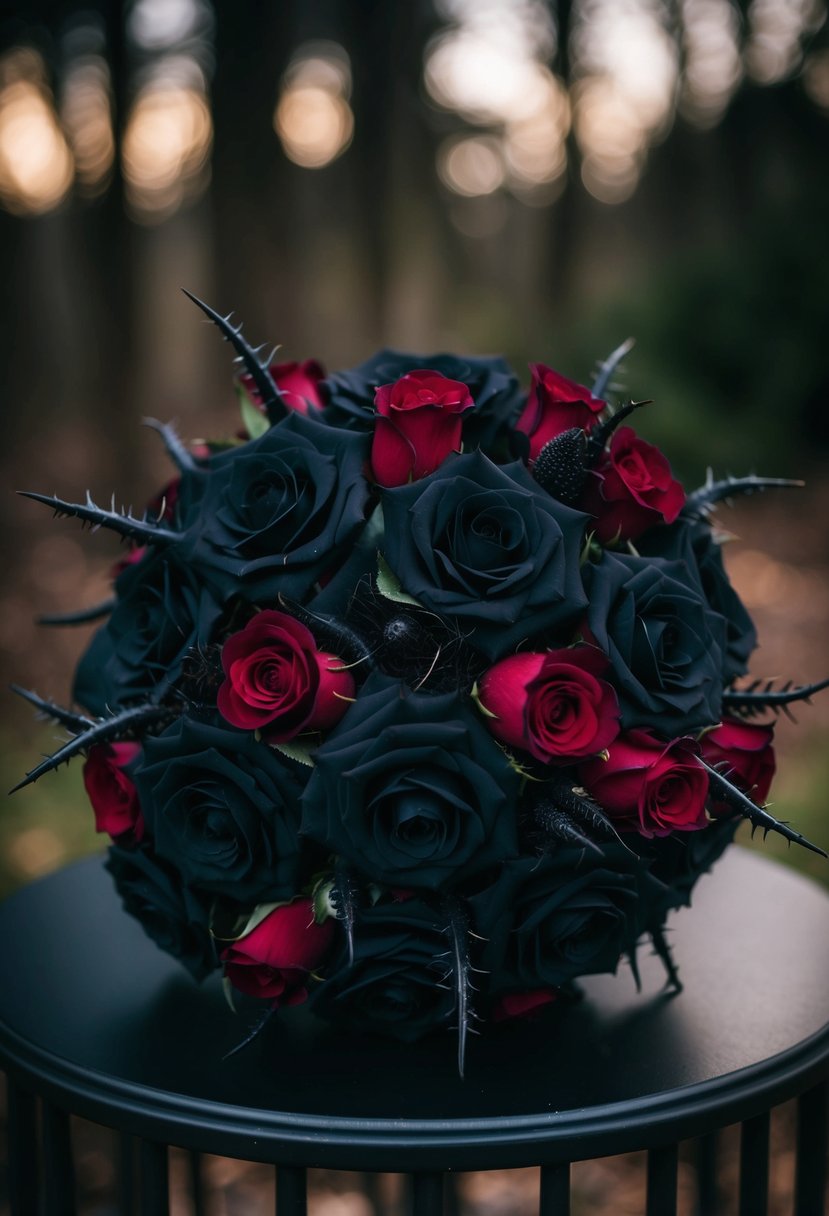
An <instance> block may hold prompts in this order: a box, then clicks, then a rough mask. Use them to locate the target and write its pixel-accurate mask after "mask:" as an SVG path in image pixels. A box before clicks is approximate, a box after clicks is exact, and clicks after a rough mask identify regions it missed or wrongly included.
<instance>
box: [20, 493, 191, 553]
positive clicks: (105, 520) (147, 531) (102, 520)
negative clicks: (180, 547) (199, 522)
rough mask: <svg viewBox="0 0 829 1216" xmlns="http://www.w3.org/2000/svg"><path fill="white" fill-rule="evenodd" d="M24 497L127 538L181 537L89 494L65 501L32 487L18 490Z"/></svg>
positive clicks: (169, 540) (153, 541) (160, 541)
mask: <svg viewBox="0 0 829 1216" xmlns="http://www.w3.org/2000/svg"><path fill="white" fill-rule="evenodd" d="M17 492H18V494H20V495H21V496H22V497H23V498H31V499H32V500H33V501H34V502H42V503H43V504H44V506H47V507H51V508H52V510H53V511H54V512H55V514H56V515H67V516H71V517H72V518H74V519H80V520H82V521H83V522H84V523H88V524H92V526H93V527H95V528H108V529H109V531H110V532H116V533H117V534H118V535H119V536H123V537H126V539H127V540H136V541H140V542H142V543H143V544H147V545H171V544H173V543H174V542H175V541H177V540H178V539H179V535H178V533H177V532H173V531H172V530H171V529H169V528H162V527H161V526H160V525H159V524H151V523H149V522H148V521H147V520H146V519H135V518H134V517H133V516H132V515H122V514H120V512H118V511H105V510H104V509H103V508H102V507H96V506H95V503H94V502H93V501H92V499H91V498H90V497H89V496H88V495H87V501H86V502H85V503H77V502H66V501H65V500H64V499H62V498H56V497H55V496H54V495H52V494H36V493H35V492H34V491H33V490H18V491H17Z"/></svg>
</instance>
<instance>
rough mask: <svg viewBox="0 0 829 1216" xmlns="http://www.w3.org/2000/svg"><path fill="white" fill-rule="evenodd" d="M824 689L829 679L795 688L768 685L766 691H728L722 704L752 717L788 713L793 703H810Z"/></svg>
mask: <svg viewBox="0 0 829 1216" xmlns="http://www.w3.org/2000/svg"><path fill="white" fill-rule="evenodd" d="M824 688H829V678H827V679H825V680H818V681H817V682H816V683H814V684H798V685H797V686H796V687H795V688H791V687H788V686H787V687H786V688H773V687H772V686H771V684H768V685H767V686H766V688H764V689H759V688H757V687H756V686H755V687H753V688H746V689H743V690H740V689H728V690H726V692H724V693H723V697H722V703H723V708H724V709H730V710H732V711H735V712H736V713H744V714H749V715H751V714H757V713H762V711H763V710H765V709H771V710H774V712H775V713H777V712H778V711H779V710H781V709H782V710H784V711H786V707H787V706H788V705H791V703H792V702H793V701H809V699H810V698H811V697H812V696H813V695H814V694H815V693H816V692H821V691H822V690H823V689H824Z"/></svg>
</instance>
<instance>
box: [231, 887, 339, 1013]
mask: <svg viewBox="0 0 829 1216" xmlns="http://www.w3.org/2000/svg"><path fill="white" fill-rule="evenodd" d="M335 933H336V922H335V921H333V920H331V919H328V920H325V921H323V923H322V924H321V925H318V924H317V923H316V921H315V920H314V908H313V904H312V902H311V900H310V899H295V900H293V901H292V902H291V903H289V904H283V905H282V907H279V908H274V910H273V912H269V913H268V915H267V916H266V917H265V919H264V920H262V921H260V922H259V924H258V925H257V926H256V928H255V929H251V931H250V933H246V934H245V936H244V937H240V938H239V940H238V941H236V942H234V943H233V945H232V946H227V947H226V948H225V949H224V950H223V951H222V952H221V955H220V958H221V960H222V962H223V963H224V969H225V975H226V976H227V978H228V979H229V980H230V982H231V984H232V985H233V987H234V988H238V989H239V991H240V992H246V993H247V995H248V996H258V997H268V998H269V999H270V1000H271V1002H272V1004H273V1005H274V1007H279V1006H280V1005H300V1004H302V1002H303V1001H304V1000H305V999H306V997H307V996H308V993H307V991H306V988H305V983H306V980H307V978H308V973H309V972H311V971H313V970H314V969H315V968H316V967H318V966H319V965H320V963H321V962H322V960H323V959H324V958H325V956H326V954H327V953H328V951H329V950H330V948H331V943H332V941H333V939H334V934H335Z"/></svg>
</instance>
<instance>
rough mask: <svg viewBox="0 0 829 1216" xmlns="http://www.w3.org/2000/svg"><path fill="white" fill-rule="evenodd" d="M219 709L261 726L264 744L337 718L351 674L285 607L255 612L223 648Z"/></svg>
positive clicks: (233, 719)
mask: <svg viewBox="0 0 829 1216" xmlns="http://www.w3.org/2000/svg"><path fill="white" fill-rule="evenodd" d="M222 667H223V668H224V672H225V676H226V679H225V682H224V684H222V686H221V687H220V689H219V692H218V696H217V699H216V703H217V705H218V708H219V713H220V714H221V715H222V717H223V718H226V719H227V721H228V722H230V723H231V725H233V726H238V727H241V729H242V730H259V729H261V728H263V727H267V728H268V729H267V730H265V731H264V735H265V738H266V739H267V741H268V742H269V743H284V742H285V741H286V740H287V739H293V737H294V735H298V734H299V733H300V731H312V730H325V729H326V728H327V727H329V726H333V725H334V724H335V723H336V722H339V720H340V718H341V717H342V716H343V714H344V713H345V711H346V709H347V708H348V702H349V700H350V699H351V698H352V697H353V696H354V679H353V677H352V675H351V672H350V671H343V670H342V667H343V663H342V660H341V659H338V658H337V657H336V655H333V654H326V653H324V652H323V651H320V650H317V646H316V643H315V641H314V638H313V635H312V634H311V632H310V630H308V629H306V628H305V626H304V625H300V623H299V622H298V621H295V620H294V619H293V617H290V616H287V615H286V614H285V613H284V612H272V611H266V612H259V613H257V615H256V616H255V617H253V618H252V619H251V620H250V621H249V622H248V624H247V625H246V626H245V628H244V629H242V630H241V632H239V633H234V634H232V635H231V636H230V637H229V638H228V639H227V641H226V642H225V644H224V646H223V647H222Z"/></svg>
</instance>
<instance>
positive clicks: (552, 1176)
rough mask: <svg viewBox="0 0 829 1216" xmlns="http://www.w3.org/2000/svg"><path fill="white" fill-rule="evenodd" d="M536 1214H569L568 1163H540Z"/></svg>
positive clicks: (557, 1215)
mask: <svg viewBox="0 0 829 1216" xmlns="http://www.w3.org/2000/svg"><path fill="white" fill-rule="evenodd" d="M538 1216H570V1163H569V1162H565V1164H564V1165H542V1167H541V1196H540V1199H539V1205H538Z"/></svg>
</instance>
